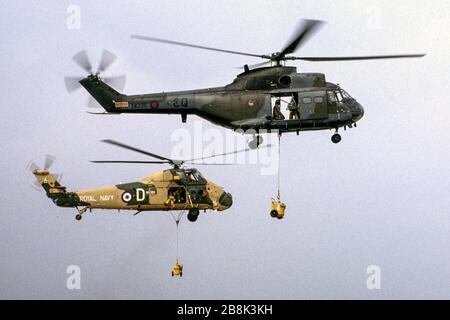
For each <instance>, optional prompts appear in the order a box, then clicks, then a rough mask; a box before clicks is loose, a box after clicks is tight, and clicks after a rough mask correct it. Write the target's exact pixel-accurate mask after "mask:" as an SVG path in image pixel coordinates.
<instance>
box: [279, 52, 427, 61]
mask: <svg viewBox="0 0 450 320" xmlns="http://www.w3.org/2000/svg"><path fill="white" fill-rule="evenodd" d="M425 55H426V54H424V53H420V54H402V55H386V56H356V57H285V59H286V60H305V61H318V62H321V61H353V60H378V59H399V58H422V57H424V56H425Z"/></svg>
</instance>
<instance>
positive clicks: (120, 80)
mask: <svg viewBox="0 0 450 320" xmlns="http://www.w3.org/2000/svg"><path fill="white" fill-rule="evenodd" d="M102 79H103V81H104V82H105V83H107V84H109V85H110V86H111V87H113V88H114V89H116V90H117V91H119V92H121V91H123V89H124V88H125V83H126V81H127V76H126V75H121V76H117V77H107V78H103V77H102Z"/></svg>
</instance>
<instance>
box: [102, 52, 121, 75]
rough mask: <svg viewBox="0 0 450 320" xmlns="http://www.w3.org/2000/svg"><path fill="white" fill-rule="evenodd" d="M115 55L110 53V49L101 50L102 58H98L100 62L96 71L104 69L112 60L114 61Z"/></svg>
mask: <svg viewBox="0 0 450 320" xmlns="http://www.w3.org/2000/svg"><path fill="white" fill-rule="evenodd" d="M116 59H117V56H116V55H115V54H114V53H112V52H111V51H108V50H106V49H103V52H102V58H101V59H100V64H99V66H98V70H97V71H98V72H103V71H105V70H106V69H107V68H108V67H109V66H110V65H112V64H113V62H114V61H116Z"/></svg>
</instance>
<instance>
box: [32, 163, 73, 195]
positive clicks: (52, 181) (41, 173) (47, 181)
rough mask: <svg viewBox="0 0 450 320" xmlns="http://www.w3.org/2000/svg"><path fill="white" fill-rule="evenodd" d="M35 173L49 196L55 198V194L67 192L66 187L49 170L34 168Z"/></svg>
mask: <svg viewBox="0 0 450 320" xmlns="http://www.w3.org/2000/svg"><path fill="white" fill-rule="evenodd" d="M33 174H34V176H35V177H36V179H37V181H38V182H39V184H40V185H41V186H42V188H44V190H45V192H46V193H47V196H48V197H49V198H53V195H58V194H61V193H66V187H65V186H63V185H61V184H60V183H59V182H58V180H56V178H55V177H54V176H53V175H52V174H50V172H48V170H34V171H33Z"/></svg>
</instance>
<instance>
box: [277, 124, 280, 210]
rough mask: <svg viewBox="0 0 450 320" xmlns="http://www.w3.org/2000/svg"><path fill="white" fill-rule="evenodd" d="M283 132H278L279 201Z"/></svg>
mask: <svg viewBox="0 0 450 320" xmlns="http://www.w3.org/2000/svg"><path fill="white" fill-rule="evenodd" d="M280 149H281V132H278V196H277V197H278V201H280V162H281V150H280Z"/></svg>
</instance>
